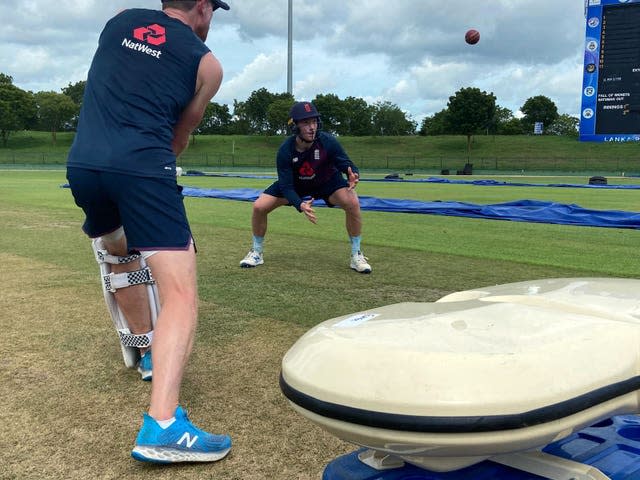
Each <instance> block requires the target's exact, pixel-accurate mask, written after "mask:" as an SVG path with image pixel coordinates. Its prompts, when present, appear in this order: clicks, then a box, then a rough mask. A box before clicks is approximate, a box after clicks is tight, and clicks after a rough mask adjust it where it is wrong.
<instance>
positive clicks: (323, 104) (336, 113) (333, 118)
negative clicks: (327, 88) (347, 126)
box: [311, 93, 345, 133]
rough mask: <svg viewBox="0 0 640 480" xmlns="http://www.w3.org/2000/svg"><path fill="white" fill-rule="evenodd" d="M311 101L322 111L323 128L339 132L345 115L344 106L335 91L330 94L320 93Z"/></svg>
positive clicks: (331, 131)
mask: <svg viewBox="0 0 640 480" xmlns="http://www.w3.org/2000/svg"><path fill="white" fill-rule="evenodd" d="M311 102H312V103H313V104H314V105H315V106H316V108H317V109H318V112H320V115H321V117H322V129H323V130H325V131H327V132H330V133H337V132H338V129H339V127H340V121H341V119H342V118H344V117H345V114H344V106H343V104H342V101H341V100H340V98H339V97H338V96H337V95H335V94H333V93H329V94H328V95H322V94H319V95H316V98H314V99H313V100H311Z"/></svg>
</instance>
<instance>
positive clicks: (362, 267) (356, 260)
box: [351, 252, 371, 273]
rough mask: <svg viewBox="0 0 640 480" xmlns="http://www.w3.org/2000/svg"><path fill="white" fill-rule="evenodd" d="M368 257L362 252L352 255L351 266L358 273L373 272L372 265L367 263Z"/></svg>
mask: <svg viewBox="0 0 640 480" xmlns="http://www.w3.org/2000/svg"><path fill="white" fill-rule="evenodd" d="M367 260H368V259H367V257H365V256H364V255H363V254H362V252H358V253H354V254H353V255H351V268H352V269H354V270H355V271H356V272H358V273H371V265H369V264H368V263H367Z"/></svg>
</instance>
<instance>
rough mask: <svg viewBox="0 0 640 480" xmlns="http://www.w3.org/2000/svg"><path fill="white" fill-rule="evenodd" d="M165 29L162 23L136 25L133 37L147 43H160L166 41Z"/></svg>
mask: <svg viewBox="0 0 640 480" xmlns="http://www.w3.org/2000/svg"><path fill="white" fill-rule="evenodd" d="M165 33H166V32H165V29H164V27H163V26H162V25H158V24H157V23H154V24H153V25H149V26H148V27H138V28H136V29H134V30H133V37H134V38H135V39H136V40H141V41H143V42H146V43H148V44H149V45H156V46H157V45H162V44H163V43H165V42H166V41H167V37H166V36H165Z"/></svg>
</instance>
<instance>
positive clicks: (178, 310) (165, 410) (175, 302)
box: [148, 245, 198, 420]
mask: <svg viewBox="0 0 640 480" xmlns="http://www.w3.org/2000/svg"><path fill="white" fill-rule="evenodd" d="M148 262H149V265H150V267H151V269H152V271H153V275H154V277H155V279H156V283H157V286H158V291H159V295H160V304H161V309H160V315H159V316H158V320H157V322H156V326H155V334H154V339H153V356H154V360H153V362H154V365H153V369H154V374H153V384H152V387H151V405H150V407H149V415H151V416H152V417H153V418H154V419H156V420H166V419H169V418H171V417H172V416H173V414H174V412H175V410H176V407H177V406H178V400H179V396H180V385H181V383H182V377H183V375H184V368H185V366H186V363H187V360H188V359H189V355H190V354H191V349H192V346H193V337H194V334H195V329H196V324H197V315H198V306H197V287H196V256H195V250H194V247H193V245H191V246H190V247H189V249H188V250H185V251H175V250H162V251H158V252H157V253H156V254H155V255H153V256H152V257H150V258H149V260H148Z"/></svg>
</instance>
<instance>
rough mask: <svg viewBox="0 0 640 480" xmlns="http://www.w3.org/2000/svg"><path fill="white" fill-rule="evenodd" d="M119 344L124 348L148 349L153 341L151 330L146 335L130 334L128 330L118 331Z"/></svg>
mask: <svg viewBox="0 0 640 480" xmlns="http://www.w3.org/2000/svg"><path fill="white" fill-rule="evenodd" d="M118 335H119V336H120V343H122V345H123V346H124V347H135V348H145V347H150V346H151V342H152V340H153V330H151V331H150V332H148V333H138V334H136V333H131V332H130V331H129V329H128V328H123V329H122V330H118Z"/></svg>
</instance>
